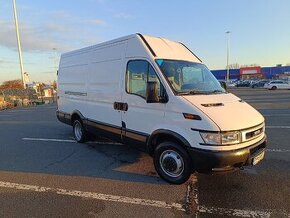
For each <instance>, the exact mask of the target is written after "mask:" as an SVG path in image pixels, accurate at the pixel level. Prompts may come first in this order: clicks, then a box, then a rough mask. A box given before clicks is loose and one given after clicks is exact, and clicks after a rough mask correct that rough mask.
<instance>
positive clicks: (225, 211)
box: [0, 181, 290, 217]
mask: <svg viewBox="0 0 290 218" xmlns="http://www.w3.org/2000/svg"><path fill="white" fill-rule="evenodd" d="M193 184H196V183H195V182H194V183H193ZM0 187H2V188H11V189H17V190H26V191H33V192H40V193H46V192H49V193H54V194H57V195H64V196H74V197H81V198H88V199H95V200H101V201H109V202H119V203H126V204H135V205H142V206H149V207H158V208H164V209H173V210H178V211H183V212H186V209H185V208H184V205H182V204H179V203H168V202H165V201H157V200H149V199H142V198H133V197H126V196H119V195H108V194H102V193H95V192H83V191H78V190H66V189H61V188H50V187H43V186H36V185H27V184H19V183H11V182H5V181H0ZM195 187H196V185H193V186H191V189H195ZM193 200H194V202H195V203H198V193H197V190H196V195H195V196H193ZM196 206H197V207H196V210H197V211H195V214H197V213H207V214H219V215H228V216H231V217H232V216H238V217H271V214H272V213H273V214H283V215H286V217H289V216H290V214H287V212H285V211H281V210H263V211H261V210H260V211H259V210H255V211H253V210H240V209H231V208H221V207H206V206H200V205H196Z"/></svg>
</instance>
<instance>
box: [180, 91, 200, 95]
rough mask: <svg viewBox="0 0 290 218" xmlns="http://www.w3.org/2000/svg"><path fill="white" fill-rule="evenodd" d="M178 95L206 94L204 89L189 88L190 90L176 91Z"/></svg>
mask: <svg viewBox="0 0 290 218" xmlns="http://www.w3.org/2000/svg"><path fill="white" fill-rule="evenodd" d="M178 94H179V95H197V94H206V92H204V91H199V90H190V91H184V92H178Z"/></svg>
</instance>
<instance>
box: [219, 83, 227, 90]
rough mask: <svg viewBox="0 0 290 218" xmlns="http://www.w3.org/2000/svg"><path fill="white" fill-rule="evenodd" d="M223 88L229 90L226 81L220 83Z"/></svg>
mask: <svg viewBox="0 0 290 218" xmlns="http://www.w3.org/2000/svg"><path fill="white" fill-rule="evenodd" d="M220 84H221V87H223V88H224V89H225V90H227V83H226V82H225V81H220Z"/></svg>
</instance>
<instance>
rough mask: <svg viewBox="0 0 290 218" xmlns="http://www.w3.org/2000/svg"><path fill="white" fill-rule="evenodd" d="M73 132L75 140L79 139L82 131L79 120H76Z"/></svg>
mask: <svg viewBox="0 0 290 218" xmlns="http://www.w3.org/2000/svg"><path fill="white" fill-rule="evenodd" d="M74 133H75V138H76V140H78V141H79V140H81V138H82V135H83V131H82V126H81V124H80V123H79V122H76V124H75V128H74Z"/></svg>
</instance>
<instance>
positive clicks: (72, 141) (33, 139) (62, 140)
mask: <svg viewBox="0 0 290 218" xmlns="http://www.w3.org/2000/svg"><path fill="white" fill-rule="evenodd" d="M22 140H24V141H43V142H69V143H77V141H76V140H74V139H47V138H22ZM86 143H89V144H100V145H122V143H118V142H97V141H88V142H86Z"/></svg>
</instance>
